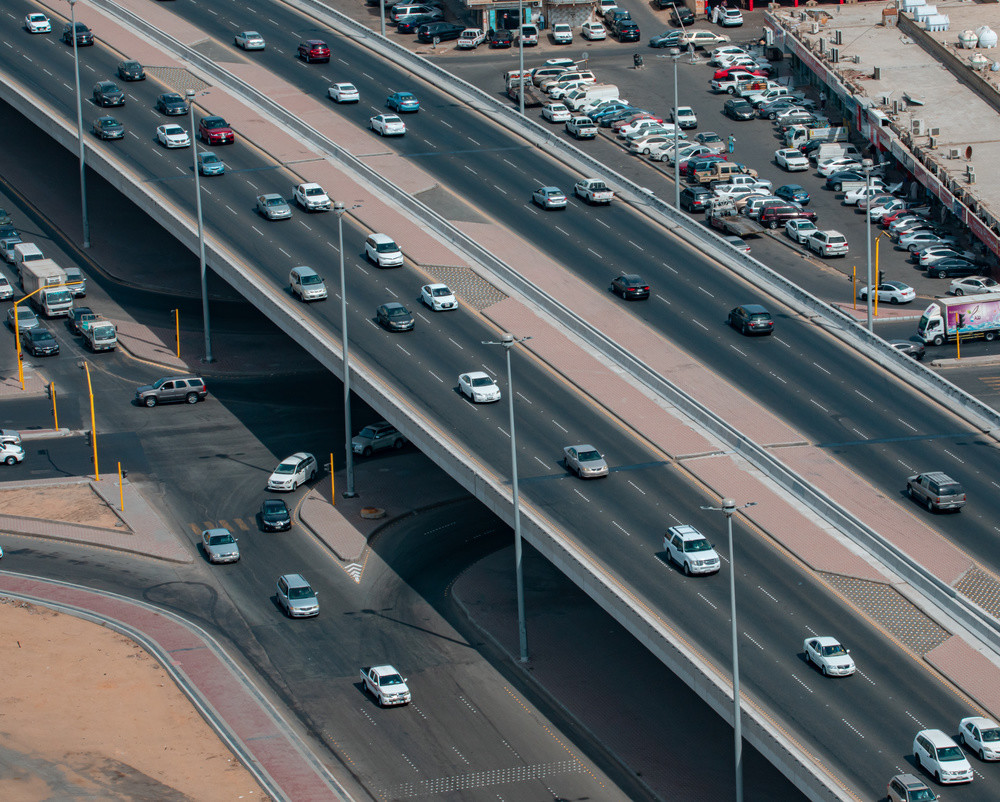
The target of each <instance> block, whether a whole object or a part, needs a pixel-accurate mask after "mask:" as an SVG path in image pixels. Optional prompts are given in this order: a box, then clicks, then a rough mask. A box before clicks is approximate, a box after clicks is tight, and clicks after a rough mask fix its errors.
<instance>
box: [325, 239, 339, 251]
mask: <svg viewBox="0 0 1000 802" xmlns="http://www.w3.org/2000/svg"><path fill="white" fill-rule="evenodd" d="M326 244H327V245H328V246H329V247H330V248H333V252H334V253H340V248H338V247H337V246H336V245H334V244H333V243H332V242H330V240H327V241H326Z"/></svg>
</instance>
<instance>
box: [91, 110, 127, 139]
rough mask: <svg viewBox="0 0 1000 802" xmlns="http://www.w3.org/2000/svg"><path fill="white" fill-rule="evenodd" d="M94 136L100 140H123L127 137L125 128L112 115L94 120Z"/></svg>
mask: <svg viewBox="0 0 1000 802" xmlns="http://www.w3.org/2000/svg"><path fill="white" fill-rule="evenodd" d="M94 136H96V137H97V138H98V139H122V138H123V137H124V136H125V126H124V125H122V124H121V123H120V122H118V120H116V119H115V118H114V117H112V116H110V115H105V116H104V117H98V118H97V119H96V120H94Z"/></svg>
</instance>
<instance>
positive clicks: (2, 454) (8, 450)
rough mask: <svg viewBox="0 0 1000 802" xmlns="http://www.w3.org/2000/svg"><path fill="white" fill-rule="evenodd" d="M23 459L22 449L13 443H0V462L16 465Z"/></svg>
mask: <svg viewBox="0 0 1000 802" xmlns="http://www.w3.org/2000/svg"><path fill="white" fill-rule="evenodd" d="M23 459H24V447H23V446H19V445H15V444H14V443H0V462H3V464H4V465H16V464H17V463H19V462H21V461H22V460H23Z"/></svg>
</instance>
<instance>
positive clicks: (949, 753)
mask: <svg viewBox="0 0 1000 802" xmlns="http://www.w3.org/2000/svg"><path fill="white" fill-rule="evenodd" d="M913 759H914V761H915V762H916V764H917V767H918V768H919V767H921V766H922V767H923V768H924V770H925V771H927V772H928V773H930V774H931V775H933V777H934V779H935V780H937V781H938V782H939V783H945V784H950V783H969V782H972V765H971V764H970V763H969V761H968V760H966V758H965V754H964V753H963V752H962V748H961V747H960V746H959V745H958V744H956V743H955V742H954V741H953V740H952V739H951V738H949V737H948V736H947V735H945V734H944V733H943V732H942V731H941V730H921V731H920V732H918V733H917V735H916V737H915V738H914V739H913Z"/></svg>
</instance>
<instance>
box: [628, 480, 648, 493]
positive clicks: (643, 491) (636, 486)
mask: <svg viewBox="0 0 1000 802" xmlns="http://www.w3.org/2000/svg"><path fill="white" fill-rule="evenodd" d="M626 481H627V482H628V483H629V484H630V485H632V487H634V488H635V489H636V490H638V491H639V492H640V493H642V494H643V495H646V491H645V490H643V489H642V488H641V487H639V485H637V484H636V483H635V482H633V481H632V480H631V479H627V480H626Z"/></svg>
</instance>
